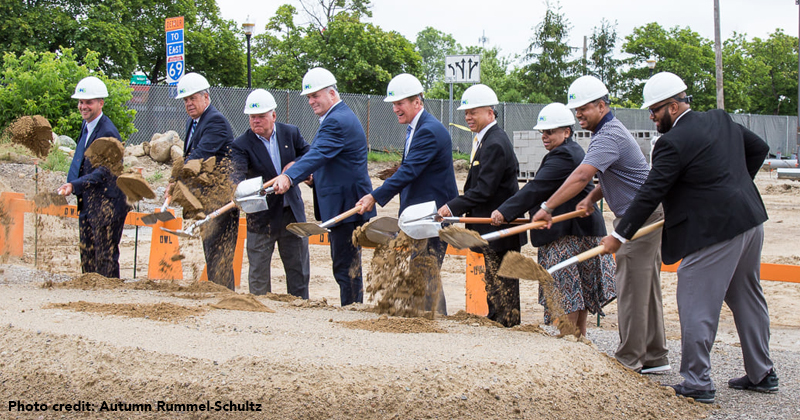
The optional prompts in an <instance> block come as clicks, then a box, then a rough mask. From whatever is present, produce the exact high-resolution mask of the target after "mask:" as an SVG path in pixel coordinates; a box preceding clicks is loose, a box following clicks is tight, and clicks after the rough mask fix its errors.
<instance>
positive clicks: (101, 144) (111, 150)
mask: <svg viewBox="0 0 800 420" xmlns="http://www.w3.org/2000/svg"><path fill="white" fill-rule="evenodd" d="M124 154H125V146H123V145H122V143H120V141H119V140H117V139H115V138H113V137H100V138H99V139H95V140H94V141H93V142H92V144H90V145H89V148H88V149H86V153H85V154H84V156H86V158H87V159H89V162H91V163H92V167H94V168H96V167H98V166H105V167H106V168H108V170H109V171H111V173H112V174H114V176H120V175H122V171H123V166H122V156H123V155H124Z"/></svg>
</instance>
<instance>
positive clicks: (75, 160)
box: [67, 124, 89, 182]
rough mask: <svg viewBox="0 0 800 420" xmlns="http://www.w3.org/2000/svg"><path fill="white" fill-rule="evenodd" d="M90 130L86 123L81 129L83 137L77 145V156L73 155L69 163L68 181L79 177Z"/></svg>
mask: <svg viewBox="0 0 800 420" xmlns="http://www.w3.org/2000/svg"><path fill="white" fill-rule="evenodd" d="M87 134H88V132H87V130H86V124H84V125H83V128H82V129H81V137H80V138H79V139H78V144H77V145H76V146H75V156H73V157H72V163H71V164H70V165H69V172H67V182H72V181H74V180H76V179H77V178H78V176H79V175H80V171H81V165H83V153H84V152H85V151H86V142H87V140H88V137H89V136H87Z"/></svg>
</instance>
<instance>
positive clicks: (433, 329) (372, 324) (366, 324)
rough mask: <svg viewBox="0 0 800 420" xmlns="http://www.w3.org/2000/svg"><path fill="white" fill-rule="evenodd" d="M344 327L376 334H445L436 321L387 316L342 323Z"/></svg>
mask: <svg viewBox="0 0 800 420" xmlns="http://www.w3.org/2000/svg"><path fill="white" fill-rule="evenodd" d="M339 324H342V326H344V327H346V328H350V329H354V330H367V331H374V332H385V333H399V334H418V333H445V332H447V331H445V330H443V329H442V328H439V325H438V324H437V322H436V321H432V320H429V319H425V318H389V317H386V316H385V315H383V316H381V317H380V318H378V319H360V320H357V321H340V322H339Z"/></svg>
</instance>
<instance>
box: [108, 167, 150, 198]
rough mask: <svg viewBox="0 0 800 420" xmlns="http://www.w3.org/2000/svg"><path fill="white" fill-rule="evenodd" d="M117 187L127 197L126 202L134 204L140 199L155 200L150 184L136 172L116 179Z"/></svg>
mask: <svg viewBox="0 0 800 420" xmlns="http://www.w3.org/2000/svg"><path fill="white" fill-rule="evenodd" d="M117 187H119V189H120V190H122V192H123V193H125V196H127V197H128V202H130V203H135V202H137V201H139V200H141V199H142V198H151V199H152V198H156V193H155V192H153V190H152V189H151V188H150V184H148V183H147V180H145V179H144V177H143V176H142V174H140V173H138V172H129V173H125V174H122V175H120V176H119V177H118V178H117Z"/></svg>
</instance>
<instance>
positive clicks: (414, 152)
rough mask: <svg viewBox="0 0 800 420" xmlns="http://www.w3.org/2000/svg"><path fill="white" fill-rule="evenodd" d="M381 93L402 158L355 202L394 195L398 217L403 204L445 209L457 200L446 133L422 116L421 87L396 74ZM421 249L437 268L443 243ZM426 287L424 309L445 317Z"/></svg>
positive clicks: (432, 284) (439, 294)
mask: <svg viewBox="0 0 800 420" xmlns="http://www.w3.org/2000/svg"><path fill="white" fill-rule="evenodd" d="M386 90H387V93H386V98H385V99H384V101H385V102H391V103H392V110H393V111H394V113H395V114H396V115H397V120H398V122H400V124H407V127H406V142H405V148H404V150H403V160H402V162H401V163H400V167H399V168H398V169H397V172H395V173H394V174H393V175H392V176H391V177H390V178H388V179H387V180H386V181H385V182H384V183H383V185H382V186H380V187H379V188H376V189H375V191H373V192H372V193H371V194H367V195H365V196H363V197H362V198H361V200H359V202H358V204H360V205H361V211H362V212H364V211H369V210H372V209H373V208H374V206H375V203H378V204H380V205H381V206H385V205H386V203H388V202H389V201H390V200H391V199H392V198H393V197H394V196H396V195H397V194H400V213H402V212H403V210H405V208H406V207H408V206H411V205H414V204H419V203H424V202H428V201H435V202H436V207H437V208H438V207H440V206H443V205H445V203H447V202H448V201H450V200H452V199H453V198H455V197H457V196H458V187H457V186H456V176H455V172H454V171H453V143H452V141H451V140H450V134H449V133H448V132H447V129H446V128H444V125H442V123H441V122H439V120H437V119H436V117H434V116H433V115H431V114H430V113H428V112H425V108H424V106H423V97H422V91H423V88H422V83H420V82H419V80H418V79H417V78H416V77H414V76H412V75H410V74H407V73H403V74H399V75H397V76H395V77H394V78H393V79H392V80H391V81H390V82H389V86H387V88H386ZM427 248H428V253H429V254H431V255H433V256H435V257H436V260H437V263H438V268H439V269H441V268H442V262H443V261H444V254H445V251H446V250H447V244H446V243H445V242H443V241H441V240H440V239H439V238H429V239H428V244H427ZM436 277H438V276H436ZM427 286H428V287H427V289H426V290H425V310H426V311H430V310H433V309H434V308H435V309H436V310H437V311H438V312H439V313H442V314H445V315H446V314H447V303H446V302H445V296H444V291H443V290H442V286H441V282H440V281H438V279H437V278H433V277H431V278H429V279H428V285H427Z"/></svg>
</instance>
